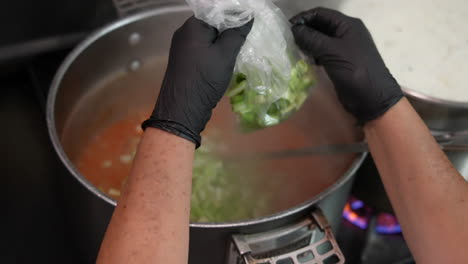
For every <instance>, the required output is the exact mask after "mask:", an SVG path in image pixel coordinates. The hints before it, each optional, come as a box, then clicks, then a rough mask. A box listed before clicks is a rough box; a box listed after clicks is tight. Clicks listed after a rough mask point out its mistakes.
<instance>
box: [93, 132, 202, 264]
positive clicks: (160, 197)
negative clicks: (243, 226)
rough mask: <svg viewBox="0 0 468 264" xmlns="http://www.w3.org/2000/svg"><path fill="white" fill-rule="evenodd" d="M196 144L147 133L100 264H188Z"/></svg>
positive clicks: (113, 221) (116, 211)
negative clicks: (192, 179)
mask: <svg viewBox="0 0 468 264" xmlns="http://www.w3.org/2000/svg"><path fill="white" fill-rule="evenodd" d="M193 155H194V144H193V143H191V142H189V141H186V140H185V139H182V138H180V137H177V136H174V135H172V134H169V133H166V132H163V131H161V130H157V129H153V128H148V129H147V131H146V132H145V135H144V136H143V139H142V142H141V144H140V147H139V149H138V153H137V156H136V159H135V163H134V167H133V170H132V172H131V175H130V176H129V178H128V181H127V185H126V187H125V188H124V191H123V195H122V197H121V199H120V201H119V203H118V206H117V208H116V210H115V212H114V215H113V217H112V220H111V223H110V225H109V228H108V230H107V233H106V235H105V239H104V242H103V244H102V246H101V251H100V254H99V258H98V263H112V264H115V263H126V264H128V263H175V264H176V263H180V264H182V263H184V264H185V263H187V260H188V234H189V230H188V229H189V213H190V195H191V176H192V164H193Z"/></svg>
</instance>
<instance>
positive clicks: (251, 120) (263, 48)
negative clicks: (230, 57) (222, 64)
mask: <svg viewBox="0 0 468 264" xmlns="http://www.w3.org/2000/svg"><path fill="white" fill-rule="evenodd" d="M187 2H188V4H189V5H190V6H191V7H192V9H193V11H194V13H195V17H197V18H198V19H201V20H203V21H205V22H206V23H208V24H210V25H211V26H213V27H216V28H217V29H218V30H220V31H224V30H226V29H228V28H234V27H239V26H242V25H244V24H245V23H247V22H249V21H250V20H251V19H252V18H254V19H255V20H254V21H255V22H254V25H253V28H252V30H251V32H250V34H249V36H248V37H247V40H246V43H245V44H244V46H243V47H242V50H241V52H240V54H239V57H238V58H237V63H236V67H235V71H234V76H233V80H232V83H231V87H230V88H229V90H228V92H227V95H228V96H229V97H230V99H231V104H232V108H233V111H234V112H235V113H237V114H238V115H239V118H240V121H241V124H242V126H243V127H244V128H245V129H246V130H255V129H260V128H264V127H269V126H274V125H277V124H279V123H280V122H281V121H283V120H285V119H287V118H288V117H289V116H290V115H291V114H293V113H295V112H296V111H298V110H299V109H300V107H301V106H302V105H303V104H304V102H305V100H306V99H307V97H308V94H309V90H310V88H311V87H312V86H313V85H314V84H315V76H314V74H313V70H312V67H311V66H310V65H309V63H308V62H307V61H306V60H305V59H304V56H303V55H302V53H301V52H300V50H299V48H298V47H297V46H296V44H295V42H294V37H293V35H292V32H291V29H290V23H289V21H288V20H287V18H286V17H285V16H284V14H283V13H282V12H281V10H280V9H279V8H278V7H277V6H276V5H275V4H274V3H273V2H272V1H271V0H187Z"/></svg>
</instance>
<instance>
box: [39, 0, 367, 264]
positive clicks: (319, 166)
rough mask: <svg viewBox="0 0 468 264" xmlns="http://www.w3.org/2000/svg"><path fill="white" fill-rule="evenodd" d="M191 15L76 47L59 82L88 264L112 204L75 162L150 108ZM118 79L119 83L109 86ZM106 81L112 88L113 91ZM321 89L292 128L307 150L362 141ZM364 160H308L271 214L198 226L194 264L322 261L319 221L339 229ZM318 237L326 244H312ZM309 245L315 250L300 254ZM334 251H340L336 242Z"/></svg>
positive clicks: (58, 103) (180, 12)
mask: <svg viewBox="0 0 468 264" xmlns="http://www.w3.org/2000/svg"><path fill="white" fill-rule="evenodd" d="M190 15H191V12H190V11H189V9H188V8H187V7H186V6H170V7H165V8H159V9H155V10H152V11H148V12H145V13H140V14H137V15H135V16H131V17H128V18H125V19H123V20H121V21H118V22H116V23H114V24H112V25H109V26H107V27H105V28H104V29H102V30H99V31H98V32H96V33H94V34H93V35H92V36H90V37H89V38H88V39H87V40H85V41H84V42H83V43H82V44H81V45H79V46H78V47H77V48H76V49H75V50H74V51H73V52H72V53H71V54H70V55H69V56H68V58H67V59H66V61H65V62H64V63H63V65H62V66H61V67H60V69H59V71H58V73H57V75H56V77H55V79H54V81H53V84H52V87H51V90H50V94H49V98H48V104H47V123H48V127H49V133H50V137H51V140H52V142H53V145H54V148H55V150H56V152H57V153H58V155H59V157H60V159H61V161H62V163H63V164H64V167H65V168H66V172H64V176H63V181H64V184H63V189H64V201H65V205H66V210H68V214H67V215H68V224H69V226H70V232H71V235H72V237H73V238H74V240H75V242H76V247H77V248H78V249H79V250H80V255H81V256H82V257H83V258H84V261H85V262H92V261H93V260H94V259H95V257H96V255H97V252H98V249H99V245H100V242H101V240H102V237H103V235H104V232H105V229H106V226H107V224H108V222H109V220H110V217H111V214H112V211H113V208H114V207H115V205H116V201H115V200H113V199H111V198H109V197H108V196H106V195H105V194H104V193H102V192H100V191H99V190H98V188H96V187H95V186H93V185H92V184H91V183H90V182H89V181H88V180H87V179H86V178H85V177H83V175H81V174H80V172H79V171H78V170H77V169H76V167H75V166H74V164H73V163H72V161H71V160H73V158H74V156H75V155H77V151H78V150H79V148H80V146H81V145H83V144H84V143H85V142H86V140H87V139H88V138H89V137H90V136H92V134H93V133H95V131H96V130H98V129H100V128H102V127H105V126H106V125H108V124H110V123H111V122H112V121H113V120H117V119H118V118H119V117H121V116H123V115H125V114H126V112H127V111H131V109H132V108H133V107H135V106H140V105H152V104H153V103H154V101H155V98H156V96H157V94H158V88H159V84H160V81H161V78H162V75H163V73H164V68H165V64H164V63H162V61H164V58H165V57H167V54H168V51H169V45H170V39H171V36H172V33H173V32H174V31H175V29H176V28H178V27H179V26H180V25H181V24H182V23H183V21H184V20H185V19H186V18H187V17H188V16H190ZM155 62H156V63H155ZM321 76H322V75H321ZM181 78H183V76H181ZM116 79H117V80H119V81H117V82H112V81H113V80H116ZM109 82H112V83H113V85H107V84H109ZM321 83H322V85H320V86H319V87H317V88H316V89H315V91H314V93H313V94H312V96H311V98H310V100H309V101H308V102H307V103H306V105H305V106H304V108H303V109H302V110H301V112H299V113H298V114H296V115H295V116H294V117H293V118H291V120H290V121H288V122H291V124H295V125H297V126H300V127H301V129H302V130H303V132H304V133H307V135H308V137H307V140H306V142H304V144H307V145H309V146H313V145H323V144H339V143H353V142H356V141H359V140H361V139H362V134H361V133H360V131H358V130H357V129H356V127H355V126H354V121H353V120H352V118H351V117H350V116H349V115H348V114H347V113H345V112H344V111H343V110H342V108H341V107H340V106H339V103H338V101H337V99H336V96H335V94H334V92H333V89H332V87H331V84H330V82H329V81H328V80H327V79H326V78H324V79H323V80H322V82H321ZM226 106H228V104H226V102H224V103H221V104H220V107H218V108H217V109H216V110H215V112H214V115H213V119H214V120H224V119H225V116H224V115H225V111H224V110H222V109H226ZM220 109H221V110H220ZM214 122H216V121H214ZM272 131H273V130H272ZM260 133H264V132H260ZM279 139H280V140H279V141H278V143H276V144H273V145H281V144H282V143H281V142H283V141H284V142H287V141H288V139H287V134H285V135H280V138H279ZM269 145H270V146H271V145H272V144H271V143H270V144H269ZM364 158H365V154H346V155H336V156H332V155H330V156H317V157H310V158H309V159H310V160H309V162H308V165H307V166H304V167H302V168H295V169H293V170H295V171H296V173H297V172H299V173H298V174H297V175H299V176H300V177H296V178H295V179H294V181H299V182H298V184H296V185H294V186H295V188H296V189H295V191H294V192H290V193H286V194H281V193H279V194H278V195H283V197H288V196H291V197H293V198H292V199H291V201H289V202H290V204H288V203H285V204H283V205H282V206H283V207H285V206H286V207H285V208H284V210H283V209H281V210H278V211H277V212H276V213H275V214H272V215H268V216H264V217H262V218H259V219H251V220H247V221H242V222H235V223H192V224H191V229H190V232H191V234H190V235H191V241H190V263H192V264H195V263H225V262H226V261H231V262H232V261H236V260H235V259H236V258H237V256H234V255H236V254H237V255H238V254H241V255H243V256H242V257H244V258H245V259H248V258H249V256H250V254H254V253H259V251H260V253H262V254H263V256H266V255H265V253H266V251H276V250H278V249H284V248H285V247H290V246H291V245H290V244H291V243H293V244H294V245H295V246H296V247H298V248H301V247H306V249H307V250H309V249H310V250H312V251H313V252H314V253H315V254H314V255H315V256H316V257H317V259H318V258H320V254H318V253H317V252H316V251H314V250H316V246H317V245H318V244H320V243H322V242H324V241H325V240H328V239H331V238H332V233H331V229H330V225H329V224H328V223H327V221H326V220H325V218H324V217H323V215H324V216H325V217H326V219H328V221H329V223H330V224H331V227H333V228H336V227H337V225H338V223H339V221H340V216H341V212H342V209H343V207H344V204H345V202H346V199H347V195H348V193H349V190H350V187H351V184H352V180H353V176H354V174H355V172H356V170H357V168H358V167H359V166H360V164H361V163H362V161H363V159H364ZM291 182H293V181H292V180H291ZM289 191H291V190H289ZM285 192H287V191H286V190H285ZM285 200H287V199H285ZM155 206H158V205H155ZM318 208H320V209H321V211H320V210H318ZM321 212H323V215H322V214H321ZM264 232H267V233H266V234H265V233H264ZM318 233H322V234H323V233H325V236H324V237H323V238H322V239H316V240H314V239H312V240H311V239H310V237H311V236H312V237H316V234H318ZM248 234H250V235H248ZM285 238H287V239H285ZM304 239H305V240H304ZM284 241H286V242H287V243H285V242H284ZM304 241H308V242H316V243H315V244H313V245H311V244H310V243H309V244H307V243H306V244H307V245H304V243H303V242H304ZM317 243H318V244H317ZM332 247H333V248H334V249H336V248H337V245H336V244H334V242H333V241H332ZM325 256H328V255H325ZM257 257H259V256H257ZM296 257H297V256H296ZM322 257H323V256H322ZM259 258H260V257H259Z"/></svg>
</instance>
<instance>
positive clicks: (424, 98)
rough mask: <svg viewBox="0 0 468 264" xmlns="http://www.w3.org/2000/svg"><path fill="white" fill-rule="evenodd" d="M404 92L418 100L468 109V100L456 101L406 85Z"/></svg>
mask: <svg viewBox="0 0 468 264" xmlns="http://www.w3.org/2000/svg"><path fill="white" fill-rule="evenodd" d="M403 92H404V93H405V95H406V96H407V97H409V98H412V99H416V100H418V101H423V102H426V103H429V104H436V105H440V106H443V107H448V108H461V109H468V102H462V101H454V100H447V99H442V98H438V97H435V96H432V95H427V94H425V93H422V92H418V91H415V90H412V89H409V88H406V87H404V88H403Z"/></svg>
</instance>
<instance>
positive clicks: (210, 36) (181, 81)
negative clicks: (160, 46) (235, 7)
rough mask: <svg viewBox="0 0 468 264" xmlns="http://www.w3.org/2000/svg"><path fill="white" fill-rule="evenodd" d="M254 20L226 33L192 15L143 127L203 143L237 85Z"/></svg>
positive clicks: (176, 39) (179, 35) (179, 32)
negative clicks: (238, 66) (206, 131)
mask: <svg viewBox="0 0 468 264" xmlns="http://www.w3.org/2000/svg"><path fill="white" fill-rule="evenodd" d="M252 25H253V21H251V22H249V23H247V24H246V25H244V26H242V27H239V28H234V29H228V30H225V31H223V32H222V33H218V31H217V30H216V29H215V28H213V27H211V26H210V25H208V24H206V23H205V22H203V21H201V20H198V19H196V18H194V17H191V18H189V19H188V20H187V22H185V24H184V25H183V26H182V27H181V28H179V29H178V30H177V31H176V32H175V34H174V36H173V38H172V46H171V51H170V55H169V63H168V66H167V71H166V75H165V77H164V81H163V84H162V87H161V91H160V94H159V97H158V100H157V102H156V107H155V109H154V111H153V114H152V115H151V118H150V119H149V120H147V121H145V122H144V123H143V125H142V127H143V129H146V128H147V127H154V128H158V129H162V130H164V131H167V132H169V133H173V134H175V135H177V136H180V137H183V138H185V139H187V140H190V141H192V142H193V143H195V145H196V147H197V148H198V147H199V146H200V144H201V136H200V133H201V132H202V131H203V130H204V129H205V126H206V124H207V122H208V121H209V120H210V118H211V114H212V110H213V108H215V107H216V105H217V104H218V102H219V101H220V100H221V97H222V96H223V95H224V93H225V92H226V90H227V88H228V86H229V83H230V81H231V78H232V75H233V71H234V66H235V63H236V58H237V55H238V54H239V52H240V49H241V47H242V45H243V44H244V42H245V39H246V37H247V35H248V34H249V32H250V29H251V28H252Z"/></svg>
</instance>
